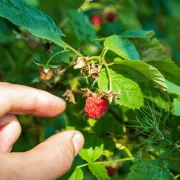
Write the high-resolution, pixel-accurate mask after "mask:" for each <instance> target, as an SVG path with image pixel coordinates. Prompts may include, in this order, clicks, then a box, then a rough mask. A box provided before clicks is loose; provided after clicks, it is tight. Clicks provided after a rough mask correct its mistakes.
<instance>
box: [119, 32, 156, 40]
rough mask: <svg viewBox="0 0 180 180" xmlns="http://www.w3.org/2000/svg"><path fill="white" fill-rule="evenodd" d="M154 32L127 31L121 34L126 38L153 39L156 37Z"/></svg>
mask: <svg viewBox="0 0 180 180" xmlns="http://www.w3.org/2000/svg"><path fill="white" fill-rule="evenodd" d="M154 35H155V34H154V31H144V30H127V31H124V32H122V33H121V36H122V37H125V38H145V39H146V38H152V37H153V36H154Z"/></svg>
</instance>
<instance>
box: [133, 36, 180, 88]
mask: <svg viewBox="0 0 180 180" xmlns="http://www.w3.org/2000/svg"><path fill="white" fill-rule="evenodd" d="M132 41H133V42H134V44H135V46H136V48H137V50H138V52H139V55H140V59H141V60H143V61H144V62H147V63H148V64H151V65H153V66H154V67H156V68H157V69H158V70H159V71H160V72H161V73H162V74H163V75H164V77H165V78H166V79H168V80H169V81H172V82H173V83H176V84H177V85H180V68H179V67H178V66H177V65H176V64H175V63H174V61H172V59H171V57H170V56H169V55H167V54H166V53H165V51H164V47H163V46H162V45H161V43H160V42H159V40H157V39H156V38H153V39H138V40H132Z"/></svg>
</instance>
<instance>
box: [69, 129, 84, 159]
mask: <svg viewBox="0 0 180 180" xmlns="http://www.w3.org/2000/svg"><path fill="white" fill-rule="evenodd" d="M72 142H73V145H74V151H75V156H77V155H78V153H79V152H80V150H81V149H82V147H83V145H84V136H83V135H82V133H80V132H79V131H76V132H75V134H74V136H73V139H72Z"/></svg>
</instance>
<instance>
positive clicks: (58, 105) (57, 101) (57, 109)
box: [50, 96, 66, 117]
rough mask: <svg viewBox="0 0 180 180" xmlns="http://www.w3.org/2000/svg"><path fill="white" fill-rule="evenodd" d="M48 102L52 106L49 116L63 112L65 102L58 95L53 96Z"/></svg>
mask: <svg viewBox="0 0 180 180" xmlns="http://www.w3.org/2000/svg"><path fill="white" fill-rule="evenodd" d="M50 103H51V105H52V106H53V108H52V110H53V111H52V112H50V113H52V114H51V115H50V116H51V117H56V116H58V115H59V114H61V113H63V112H64V111H65V109H66V102H65V101H64V100H63V99H61V98H59V97H56V96H54V98H53V99H52V101H51V102H50Z"/></svg>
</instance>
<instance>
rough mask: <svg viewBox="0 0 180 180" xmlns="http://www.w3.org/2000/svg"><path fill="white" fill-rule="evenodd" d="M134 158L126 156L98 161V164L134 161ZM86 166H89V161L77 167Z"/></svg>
mask: <svg viewBox="0 0 180 180" xmlns="http://www.w3.org/2000/svg"><path fill="white" fill-rule="evenodd" d="M132 160H134V157H129V158H124V159H116V160H110V161H99V162H96V163H98V164H109V163H115V162H125V161H132ZM86 166H88V163H86V164H82V165H80V166H77V168H82V167H86Z"/></svg>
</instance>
